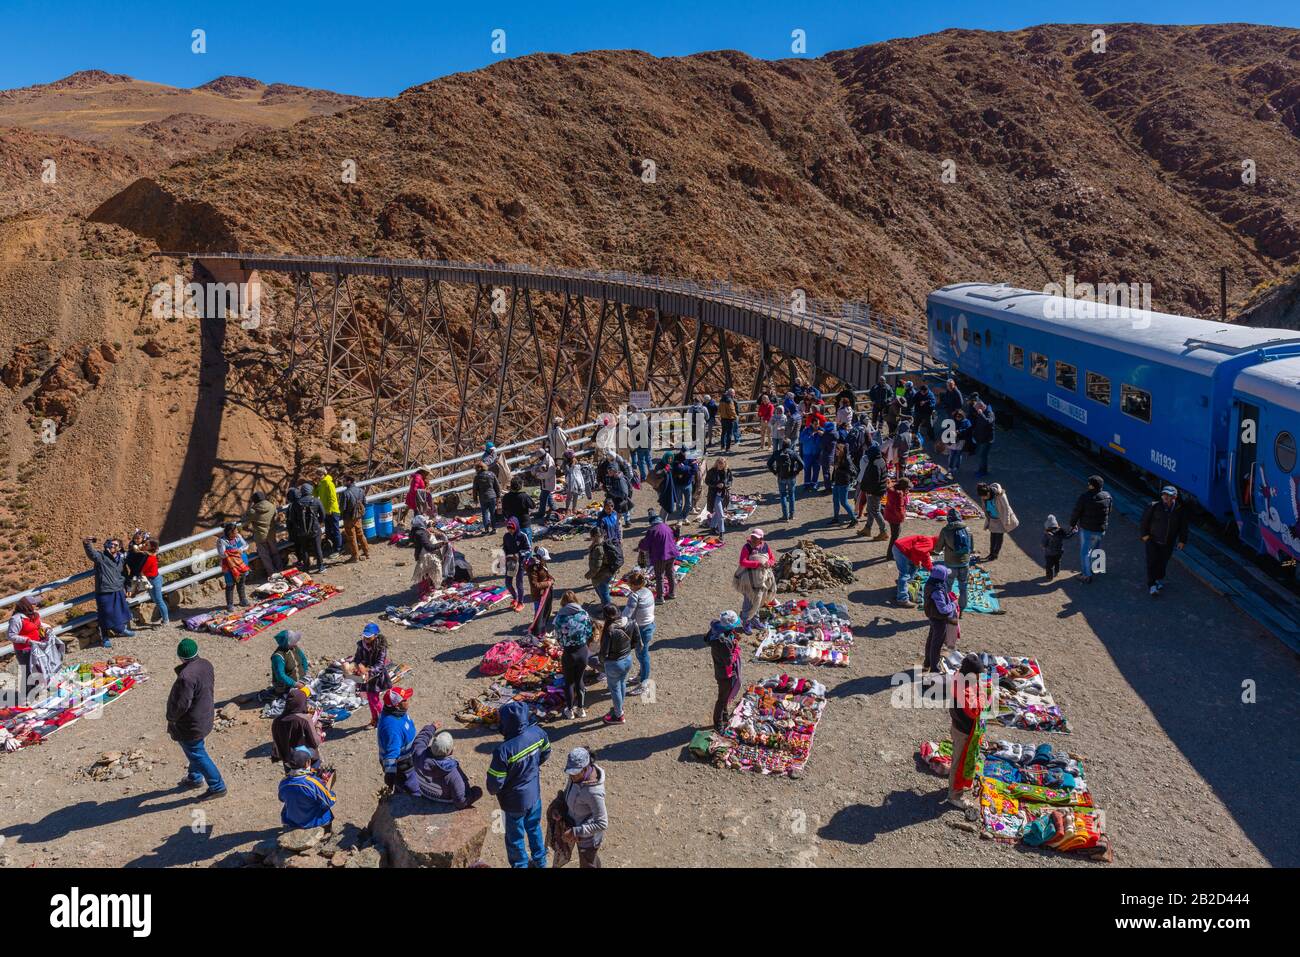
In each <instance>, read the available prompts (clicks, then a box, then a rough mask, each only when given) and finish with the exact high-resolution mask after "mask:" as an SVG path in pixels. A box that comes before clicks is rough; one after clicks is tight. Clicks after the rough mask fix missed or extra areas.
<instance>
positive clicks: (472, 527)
mask: <svg viewBox="0 0 1300 957" xmlns="http://www.w3.org/2000/svg"><path fill="white" fill-rule="evenodd" d="M433 527H434V528H436V529H437V530H438V531H440V532H442V534H444V535H446V536H447V541H449V542H456V541H459V540H460V539H462V538H464V537H465V536H466V535H469V534H478V533H479V532H481V531H482V530H483V518H482V516H480V515H466V516H464V517H456V516H454V515H439V516H438V517H437V518H435V519H434V520H433Z"/></svg>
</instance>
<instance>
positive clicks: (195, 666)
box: [167, 638, 226, 799]
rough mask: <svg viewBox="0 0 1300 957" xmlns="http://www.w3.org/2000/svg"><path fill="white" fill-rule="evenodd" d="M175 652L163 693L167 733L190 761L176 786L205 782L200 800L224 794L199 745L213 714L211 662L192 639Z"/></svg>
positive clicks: (223, 784) (209, 729)
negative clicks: (175, 662)
mask: <svg viewBox="0 0 1300 957" xmlns="http://www.w3.org/2000/svg"><path fill="white" fill-rule="evenodd" d="M176 655H177V657H179V658H180V659H181V663H180V664H179V665H177V666H176V680H175V681H174V682H173V683H172V690H171V693H170V694H169V695H168V696H167V734H168V735H170V736H171V739H172V740H173V741H175V742H176V743H177V744H179V745H180V746H181V751H183V752H184V753H185V757H186V758H187V759H189V762H190V765H189V773H188V774H186V776H185V777H184V778H182V779H181V782H180V784H179V785H178V786H179V787H182V788H196V787H198V786H199V785H200V784H203V783H204V782H205V781H206V782H207V784H208V789H207V790H206V791H204V792H203V798H204V799H207V798H220V797H225V796H226V782H225V781H223V780H222V779H221V772H220V771H218V770H217V766H216V765H215V764H213V763H212V759H211V758H210V757H208V751H207V748H206V747H204V744H203V739H204V738H206V737H207V736H208V735H209V734H211V733H212V723H213V720H214V719H215V717H216V705H215V703H214V695H215V688H216V677H215V676H214V674H213V672H212V663H211V662H210V661H208V660H207V659H206V658H200V657H199V646H198V643H197V642H196V641H195V640H194V639H193V638H186V639H184V640H183V641H181V643H180V644H179V645H177V646H176Z"/></svg>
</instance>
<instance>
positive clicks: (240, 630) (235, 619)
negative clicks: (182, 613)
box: [185, 568, 342, 641]
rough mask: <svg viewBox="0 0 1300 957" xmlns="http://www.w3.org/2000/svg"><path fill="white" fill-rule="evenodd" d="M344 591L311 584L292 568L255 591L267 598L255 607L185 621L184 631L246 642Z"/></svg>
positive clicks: (315, 583) (255, 593)
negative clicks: (291, 616) (200, 632)
mask: <svg viewBox="0 0 1300 957" xmlns="http://www.w3.org/2000/svg"><path fill="white" fill-rule="evenodd" d="M341 591H342V589H341V588H335V587H334V586H333V585H327V584H325V583H324V582H317V581H312V579H311V576H310V575H308V574H307V573H306V572H302V571H298V570H297V569H294V568H291V569H287V570H286V571H284V572H283V573H280V574H276V575H273V576H271V578H270V579H269V580H268V581H266V582H264V583H262V584H261V585H258V586H257V587H256V588H255V589H253V594H254V595H257V596H261V595H265V596H268V597H265V598H260V599H259V600H258V601H257V603H256V604H254V605H252V606H250V607H248V608H236V609H235V610H234V611H233V612H231V613H229V614H227V613H226V612H217V613H211V614H204V615H195V616H194V617H193V618H186V619H185V627H186V628H187V629H189V630H190V631H207V632H211V633H212V634H214V635H229V636H231V637H233V638H238V639H239V640H240V641H247V640H248V639H249V638H252V637H253V636H254V635H256V634H258V633H259V632H262V631H265V630H266V629H267V628H270V627H271V626H272V625H276V624H279V623H280V622H282V621H284V619H286V618H288V617H289V616H290V615H293V614H296V613H297V612H300V611H302V610H303V609H304V608H310V607H311V606H312V605H318V604H320V603H321V602H323V601H324V600H325V599H327V598H331V597H333V596H334V595H337V594H338V593H339V592H341Z"/></svg>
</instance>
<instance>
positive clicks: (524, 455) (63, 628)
mask: <svg viewBox="0 0 1300 957" xmlns="http://www.w3.org/2000/svg"><path fill="white" fill-rule="evenodd" d="M855 394H856V395H858V396H863V395H865V394H866V393H865V391H859V392H856V393H855ZM736 405H737V411H738V412H739V417H740V418H741V419H742V420H745V421H750V420H753V419H755V418H756V417H757V415H758V412H757V401H756V400H753V399H742V400H739V401H737V403H736ZM690 408H691V406H686V405H676V406H658V407H655V408H650V409H639V410H638V411H639V412H641V413H643V414H661V413H672V412H684V411H686V410H688V409H690ZM600 424H601V423H600V422H599V421H596V422H588V423H585V424H583V425H576V426H573V427H571V428H568V429H563V430H562V431H563V432H564V434H565V435H566V436H573V437H574V438H573V439H572V441H571V442H570V447H571V448H575V449H577V451H578V455H579V456H582V455H588V454H590V453H591V452H593V451H594V447H589V448H585V449H584V448H582V446H584V445H587V446H593V443H594V441H595V438H596V435H595V432H596V430H597V429H598V428H599V426H600ZM587 433H592V434H587ZM548 441H549V435H540V436H534V437H533V438H529V439H521V440H519V441H517V442H511V443H509V444H507V445H502V446H498V447H497V450H496V451H497V452H498V453H510V452H516V451H517V452H519V453H520V454H518V455H515V456H508V457H507V459H506V462H507V463H508V464H510V465H515V464H518V463H519V462H522V461H525V460H526V459H528V458H529V457H530V456H531V454H532V452H533V451H534V450H535V447H540V446H541V444H542V443H544V442H548ZM481 457H482V453H481V452H475V453H471V454H468V455H462V456H460V457H458V458H454V459H448V460H446V461H444V462H434V463H431V464H429V465H425V466H420V467H417V468H412V469H407V470H405V471H402V472H394V473H392V474H390V475H382V476H377V477H375V478H371V479H365V480H363V481H360V482H357V483H355V484H356V485H357V486H358V487H361V488H365V489H369V488H376V489H377V490H376V491H375V492H373V493H371V494H368V495H367V496H366V503H367V504H371V503H375V502H383V501H390V500H392V499H396V498H401V497H404V496H405V495H406V493H407V490H408V488H409V483H404V484H400V485H392V484H391V483H393V482H397V481H400V480H404V479H408V478H409V477H410V476H412V475H414V474H415V473H416V472H417V471H419V468H421V467H422V468H425V469H427V470H429V471H431V472H433V471H440V470H444V469H455V468H456V466H459V465H467V464H469V463H471V462H476V461H477V460H478V459H480V458H481ZM474 471H475V470H474V469H472V468H469V469H459V470H455V471H451V472H447V473H445V474H442V475H437V476H435V477H433V478H431V479H430V481H429V487H430V488H433V487H441V486H448V485H449V486H450V487H448V488H440V491H441V492H442V493H444V494H445V493H447V492H462V491H467V490H469V489H470V488H472V484H471V483H461V484H452V483H456V482H459V481H460V480H461V479H466V478H470V477H471V476H473V474H474ZM380 486H386V487H383V488H379V487H380ZM284 508H285V506H280V510H283V509H284ZM405 508H406V504H405V502H400V503H397V504H396V505H395V507H394V511H395V512H396V511H400V510H402V509H405ZM221 530H222V529H221V526H216V527H213V528H208V529H204V530H203V531H199V532H195V533H194V534H193V535H189V536H187V537H185V538H181V539H178V540H176V541H174V542H167V543H165V544H161V545H159V546H158V554H163V553H165V552H173V551H175V550H176V549H179V548H184V547H185V546H187V545H193V544H196V543H199V542H203V541H206V540H208V539H211V538H215V537H217V536H218V535H220V534H221ZM288 547H289V543H288V542H283V541H282V542H280V543H279V544H278V548H279V549H280V550H282V551H283V550H285V549H287V548H288ZM215 558H217V550H216V549H215V548H208V549H204V550H202V551H199V552H195V553H192V554H190V555H188V556H187V557H186V558H184V559H181V560H180V561H176V562H172V563H170V564H167V565H161V566H159V569H158V572H159V574H160V575H163V576H166V575H168V574H172V573H175V572H179V571H182V570H184V569H186V568H188V569H190V570H191V571H192V572H193V574H191V575H188V576H185V577H183V578H180V579H178V580H176V581H173V582H170V583H167V584H165V585H164V586H163V594H164V595H166V594H171V593H172V592H175V591H179V590H181V589H183V588H188V587H190V586H193V585H197V584H201V583H203V582H205V581H210V580H211V579H213V578H216V577H217V576H219V575H220V574H221V568H220V566H219V565H215V566H212V567H208V568H201V569H197V570H196V566H197V565H199V564H201V563H206V562H207V561H210V560H212V559H215ZM93 576H94V572H93V571H84V572H78V573H76V574H73V575H69V576H67V577H65V578H60V579H57V580H55V581H52V582H46V583H45V584H43V585H38V586H36V587H35V588H30V589H28V590H26V591H22V592H17V593H15V594H12V595H7V596H5V597H3V598H0V608H7V607H9V606H11V605H14V604H15V603H17V602H18V601H19V600H20V599H22V598H25V597H27V598H36V597H39V596H41V595H45V594H48V593H50V592H53V591H57V590H59V589H61V588H65V587H67V586H69V585H72V584H76V583H77V582H81V581H87V580H90V579H91V578H93ZM94 599H95V593H94V592H93V591H90V592H85V593H84V594H81V595H77V596H75V597H72V598H68V599H66V600H64V601H60V602H58V603H56V604H53V605H49V606H45V607H43V608H41V609H40V610H41V614H42V616H47V617H48V616H52V615H57V614H61V613H63V612H66V611H71V610H72V609H74V608H77V607H80V606H81V605H85V604H87V603H90V602H93V601H94ZM152 600H153V599H152V597H151V596H150V595H149V594H147V593H146V594H141V595H136V596H134V597H132V598H129V599H128V600H127V603H128V605H131V606H135V605H141V604H145V603H151V602H152ZM94 620H95V615H94V614H84V615H80V616H78V617H76V618H74V619H72V620H70V621H68V622H65V623H63V624H61V625H58V626H56V627H55V628H54V629H53V633H54V634H55V635H62V634H65V633H67V632H70V631H75V630H77V629H78V628H82V627H84V626H86V625H88V624H90V623H91V622H92V621H94ZM11 651H12V646H10V645H9V644H8V643H5V644H0V654H8V653H9V652H11Z"/></svg>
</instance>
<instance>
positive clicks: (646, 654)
mask: <svg viewBox="0 0 1300 957" xmlns="http://www.w3.org/2000/svg"><path fill="white" fill-rule="evenodd" d="M640 628H641V647H640V648H638V649H637V652H636V659H637V661H639V662H641V670H640V671H638V672H637V675H636V680H637V681H639V682H640V681H649V680H650V642H652V641H653V640H654V637H655V623H654V622H653V621H652V622H650V624H648V625H641V626H640Z"/></svg>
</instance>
